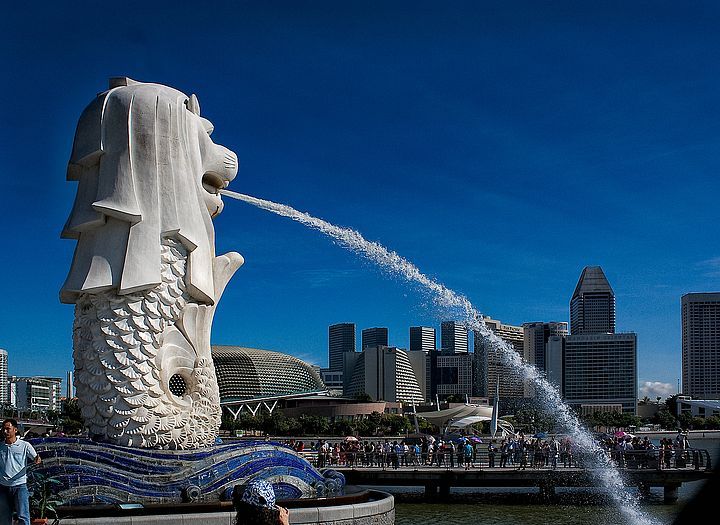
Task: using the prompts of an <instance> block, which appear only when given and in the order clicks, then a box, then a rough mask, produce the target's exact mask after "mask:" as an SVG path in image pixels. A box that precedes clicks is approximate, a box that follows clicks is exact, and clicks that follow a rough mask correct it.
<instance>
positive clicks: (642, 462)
mask: <svg viewBox="0 0 720 525" xmlns="http://www.w3.org/2000/svg"><path fill="white" fill-rule="evenodd" d="M601 453H604V454H607V456H608V457H609V458H610V460H611V461H612V463H613V464H614V465H615V466H616V467H617V468H620V469H657V470H664V469H694V470H711V469H712V462H711V458H710V453H709V452H708V451H707V450H706V449H693V448H690V449H683V450H660V449H652V450H631V451H622V450H609V451H603V452H601ZM299 454H300V455H302V456H303V457H304V458H305V459H307V460H308V461H309V462H310V463H312V465H314V466H315V467H317V468H331V467H343V468H360V467H367V468H380V469H391V468H423V467H427V468H429V467H435V468H445V469H455V468H458V469H465V468H476V469H477V468H481V469H482V468H507V469H512V468H515V469H563V468H586V467H587V468H592V467H597V466H598V465H600V464H602V463H601V462H599V461H598V460H597V458H596V457H594V455H593V454H590V453H587V452H581V451H573V452H563V451H561V452H557V453H553V452H550V453H544V452H542V451H540V452H538V451H536V450H528V449H526V450H511V451H508V452H507V453H501V452H500V451H498V452H495V453H490V452H489V451H488V450H487V448H485V447H483V448H479V447H478V448H476V449H475V451H474V453H473V455H472V456H469V457H467V456H466V455H465V454H464V453H460V452H454V453H453V452H451V451H450V450H442V451H440V452H436V453H427V452H420V453H415V452H412V451H410V452H408V453H397V452H370V453H368V452H364V451H357V452H343V451H341V452H340V453H334V452H332V451H330V452H326V453H323V452H320V451H312V450H311V451H308V450H304V451H302V452H300V453H299Z"/></svg>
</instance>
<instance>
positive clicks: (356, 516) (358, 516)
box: [62, 490, 395, 525]
mask: <svg viewBox="0 0 720 525" xmlns="http://www.w3.org/2000/svg"><path fill="white" fill-rule="evenodd" d="M370 492H371V496H372V499H371V500H370V501H367V502H364V503H354V504H351V505H338V506H328V507H306V508H298V509H290V523H291V524H293V525H304V524H318V525H393V524H394V523H395V498H393V496H392V495H390V494H388V493H386V492H381V491H377V490H373V491H370ZM62 523H63V525H155V524H166V523H167V524H176V525H233V524H234V523H235V512H208V513H188V514H162V515H154V516H147V515H145V516H142V515H140V516H138V515H135V516H107V517H96V518H73V517H71V516H68V517H64V518H63V519H62Z"/></svg>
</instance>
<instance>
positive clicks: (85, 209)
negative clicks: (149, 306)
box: [60, 79, 237, 304]
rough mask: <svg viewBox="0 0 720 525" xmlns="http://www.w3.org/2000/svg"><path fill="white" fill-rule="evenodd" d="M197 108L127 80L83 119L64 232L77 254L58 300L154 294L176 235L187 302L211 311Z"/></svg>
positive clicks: (210, 236) (203, 129)
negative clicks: (184, 264) (183, 251)
mask: <svg viewBox="0 0 720 525" xmlns="http://www.w3.org/2000/svg"><path fill="white" fill-rule="evenodd" d="M126 80H127V79H126ZM194 101H195V99H194V96H193V97H192V98H189V97H188V96H187V95H185V94H183V93H181V92H180V91H177V90H175V89H173V88H170V87H167V86H162V85H159V84H145V83H134V81H128V85H120V86H118V87H113V88H112V89H110V90H109V91H106V92H104V93H101V94H99V95H98V96H97V97H96V98H95V100H94V101H93V102H92V103H91V104H90V105H89V106H88V107H87V108H86V109H85V111H84V112H83V113H82V115H81V117H80V120H79V122H78V126H77V131H76V134H75V141H74V144H73V151H72V155H71V157H70V162H69V165H68V171H67V178H68V180H70V181H77V182H78V190H77V195H76V198H75V203H74V206H73V209H72V212H71V214H70V217H69V219H68V221H67V223H66V224H65V227H64V228H63V231H62V237H64V238H72V239H77V247H76V249H75V255H74V258H73V262H72V266H71V269H70V272H69V275H68V277H67V280H66V282H65V284H64V285H63V287H62V290H61V292H60V300H61V301H62V302H65V303H74V302H76V300H77V297H78V294H80V293H97V292H101V291H105V290H108V289H116V290H117V293H118V294H127V293H131V292H135V291H139V290H143V289H148V288H151V287H153V286H157V285H158V284H159V283H161V277H160V246H161V239H162V238H163V237H168V236H174V237H176V238H177V239H178V240H180V242H182V244H183V245H184V246H185V247H186V248H187V250H188V252H189V256H188V257H189V264H188V275H187V276H186V284H187V285H188V291H189V293H190V295H191V296H192V297H193V298H195V299H197V300H198V301H200V302H203V303H206V304H213V302H214V300H215V291H214V288H213V279H212V271H211V270H212V259H213V256H214V229H213V225H212V220H211V219H212V218H211V216H210V213H209V212H208V211H207V209H206V206H205V204H204V203H203V195H202V192H204V191H205V190H204V189H203V188H202V185H201V183H200V182H199V180H200V177H201V176H202V170H203V166H202V161H203V160H202V158H201V145H202V143H201V141H202V140H203V137H202V135H205V137H204V138H205V139H206V140H207V135H208V133H209V131H211V129H212V128H211V125H210V124H209V122H208V121H206V120H205V119H203V118H201V117H200V116H199V115H197V114H195V113H194V112H193V111H191V109H192V108H189V107H188V106H189V104H192V103H193V102H194ZM198 112H199V110H198ZM228 151H229V150H228ZM233 156H234V154H233ZM235 162H237V161H236V160H235ZM198 174H199V175H198Z"/></svg>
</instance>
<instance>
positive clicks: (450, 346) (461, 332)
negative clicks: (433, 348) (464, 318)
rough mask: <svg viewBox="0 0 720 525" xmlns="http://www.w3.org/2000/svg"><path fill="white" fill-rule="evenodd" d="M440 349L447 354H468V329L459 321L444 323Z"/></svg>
mask: <svg viewBox="0 0 720 525" xmlns="http://www.w3.org/2000/svg"><path fill="white" fill-rule="evenodd" d="M440 348H441V350H442V351H443V352H444V353H447V354H467V353H468V329H467V327H466V326H465V325H464V324H462V323H459V322H457V321H443V322H442V324H441V325H440Z"/></svg>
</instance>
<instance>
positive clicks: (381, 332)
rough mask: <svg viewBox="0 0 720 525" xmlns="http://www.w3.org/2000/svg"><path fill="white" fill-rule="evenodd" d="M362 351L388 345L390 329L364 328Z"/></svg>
mask: <svg viewBox="0 0 720 525" xmlns="http://www.w3.org/2000/svg"><path fill="white" fill-rule="evenodd" d="M361 341H362V350H365V349H366V348H368V347H370V348H375V347H377V346H389V345H388V329H387V328H363V331H362V339H361Z"/></svg>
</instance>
